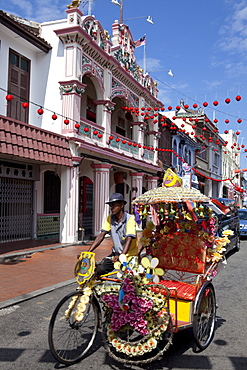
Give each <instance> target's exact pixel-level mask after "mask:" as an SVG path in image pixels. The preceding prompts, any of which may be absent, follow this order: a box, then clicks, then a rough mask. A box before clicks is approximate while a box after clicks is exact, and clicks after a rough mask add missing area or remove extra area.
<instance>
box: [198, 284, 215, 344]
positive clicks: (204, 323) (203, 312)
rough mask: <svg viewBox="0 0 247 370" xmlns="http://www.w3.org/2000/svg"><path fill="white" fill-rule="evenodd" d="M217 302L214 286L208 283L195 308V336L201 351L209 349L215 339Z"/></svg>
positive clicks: (199, 293) (199, 295)
mask: <svg viewBox="0 0 247 370" xmlns="http://www.w3.org/2000/svg"><path fill="white" fill-rule="evenodd" d="M215 320H216V301H215V292H214V287H213V285H212V284H211V283H210V282H208V283H206V284H204V285H203V286H202V287H201V289H200V290H199V292H198V294H197V296H196V300H195V306H194V319H193V334H194V339H195V342H196V344H197V346H198V348H199V349H201V350H204V349H205V348H207V347H208V345H209V344H210V342H211V341H212V339H213V337H214V331H215Z"/></svg>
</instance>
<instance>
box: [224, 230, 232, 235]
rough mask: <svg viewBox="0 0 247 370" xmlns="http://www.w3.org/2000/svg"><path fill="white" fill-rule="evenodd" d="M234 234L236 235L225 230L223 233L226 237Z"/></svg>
mask: <svg viewBox="0 0 247 370" xmlns="http://www.w3.org/2000/svg"><path fill="white" fill-rule="evenodd" d="M233 234H234V232H233V231H232V230H224V231H223V233H222V235H224V236H229V235H233Z"/></svg>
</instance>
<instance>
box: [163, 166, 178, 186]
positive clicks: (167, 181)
mask: <svg viewBox="0 0 247 370" xmlns="http://www.w3.org/2000/svg"><path fill="white" fill-rule="evenodd" d="M162 186H166V187H173V186H174V187H177V186H182V179H181V178H180V177H179V176H178V175H177V174H176V173H175V172H173V171H172V170H171V169H170V168H168V169H167V170H166V172H165V174H164V177H163V184H162Z"/></svg>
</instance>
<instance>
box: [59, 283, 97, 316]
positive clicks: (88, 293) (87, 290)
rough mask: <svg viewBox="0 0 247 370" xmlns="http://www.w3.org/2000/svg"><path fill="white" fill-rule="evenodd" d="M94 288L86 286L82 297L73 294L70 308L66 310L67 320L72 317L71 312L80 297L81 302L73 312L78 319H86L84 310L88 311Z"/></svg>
mask: <svg viewBox="0 0 247 370" xmlns="http://www.w3.org/2000/svg"><path fill="white" fill-rule="evenodd" d="M92 292H93V291H92V289H91V288H90V287H86V288H84V290H83V295H82V296H81V297H80V299H79V296H73V297H72V299H71V302H70V303H69V306H68V309H67V310H66V311H65V312H64V316H65V318H66V320H68V319H69V318H70V317H71V312H72V311H73V309H74V308H75V305H76V303H77V301H78V299H79V303H78V305H77V306H76V310H75V312H74V313H73V315H74V319H75V320H76V321H82V320H83V319H84V312H85V311H86V308H87V304H88V303H89V300H90V296H91V294H92Z"/></svg>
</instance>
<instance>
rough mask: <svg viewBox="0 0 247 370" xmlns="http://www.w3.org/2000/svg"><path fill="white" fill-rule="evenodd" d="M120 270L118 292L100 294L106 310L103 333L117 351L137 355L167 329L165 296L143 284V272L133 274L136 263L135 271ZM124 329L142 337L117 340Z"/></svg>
mask: <svg viewBox="0 0 247 370" xmlns="http://www.w3.org/2000/svg"><path fill="white" fill-rule="evenodd" d="M141 270H142V271H143V268H142V269H141ZM124 271H125V273H124V277H123V281H122V284H121V287H120V289H119V291H118V292H112V291H111V292H103V294H102V300H103V302H104V304H105V305H106V308H107V310H108V311H109V312H110V322H109V323H108V325H107V330H106V335H107V340H108V341H109V343H110V344H111V345H112V346H113V347H114V348H115V349H116V351H117V352H122V353H124V354H126V355H128V356H140V355H142V354H144V353H146V352H150V351H152V350H153V349H154V348H156V347H157V344H158V342H159V340H160V339H161V337H162V334H163V333H164V332H165V331H166V330H167V327H168V323H169V314H168V309H167V305H166V303H167V298H168V295H167V296H166V297H164V296H163V295H162V294H155V293H154V292H153V291H152V290H151V289H150V286H148V285H144V284H143V281H142V280H143V273H137V271H139V266H137V265H136V271H135V274H133V273H132V270H129V269H127V270H126V269H124ZM105 285H106V284H105ZM153 286H156V284H153ZM127 329H130V330H132V331H135V332H137V333H139V334H141V335H142V338H141V339H138V340H135V341H132V342H128V341H126V340H123V339H121V338H120V337H119V336H120V334H121V332H122V331H125V330H127Z"/></svg>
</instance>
